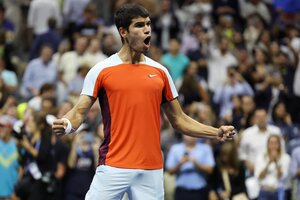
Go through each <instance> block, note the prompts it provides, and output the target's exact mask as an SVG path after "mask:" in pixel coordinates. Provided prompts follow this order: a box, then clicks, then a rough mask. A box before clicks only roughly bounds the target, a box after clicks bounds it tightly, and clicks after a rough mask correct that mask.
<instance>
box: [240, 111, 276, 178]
mask: <svg viewBox="0 0 300 200" xmlns="http://www.w3.org/2000/svg"><path fill="white" fill-rule="evenodd" d="M254 120H255V124H254V125H253V126H251V127H249V128H247V129H245V130H244V132H243V133H242V136H241V137H242V138H241V143H240V146H239V157H240V159H241V160H243V161H244V163H245V165H246V167H247V169H248V171H249V172H250V174H251V173H254V163H255V159H256V158H257V156H258V155H259V153H260V152H264V151H265V148H266V145H267V140H268V138H269V135H271V134H277V135H281V132H280V129H279V128H278V127H276V126H274V125H270V124H268V115H267V112H266V111H265V110H264V109H261V108H258V109H256V111H255V114H254Z"/></svg>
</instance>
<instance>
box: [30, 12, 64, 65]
mask: <svg viewBox="0 0 300 200" xmlns="http://www.w3.org/2000/svg"><path fill="white" fill-rule="evenodd" d="M61 40H62V38H61V36H60V34H59V33H58V32H57V30H56V21H55V19H54V18H52V17H51V18H49V19H48V30H47V31H46V32H45V33H42V34H38V35H36V37H35V38H34V40H33V44H32V47H31V50H30V57H29V60H32V59H34V58H36V57H38V56H39V52H40V49H41V47H42V46H43V45H45V44H47V45H49V46H51V47H52V50H53V53H56V52H57V50H58V46H59V44H60V42H61Z"/></svg>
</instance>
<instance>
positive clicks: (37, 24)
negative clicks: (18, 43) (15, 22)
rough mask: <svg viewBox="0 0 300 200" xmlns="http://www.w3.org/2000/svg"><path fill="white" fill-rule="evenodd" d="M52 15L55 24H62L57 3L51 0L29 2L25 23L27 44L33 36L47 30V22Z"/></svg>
mask: <svg viewBox="0 0 300 200" xmlns="http://www.w3.org/2000/svg"><path fill="white" fill-rule="evenodd" d="M51 17H53V18H54V19H55V20H56V22H57V26H58V27H59V28H60V27H61V25H62V16H61V13H60V10H59V6H58V3H57V2H56V1H51V0H33V1H31V2H30V4H29V11H28V18H27V24H28V28H29V44H31V40H32V39H33V36H36V35H39V34H42V33H45V32H47V30H48V25H47V22H48V20H49V18H51Z"/></svg>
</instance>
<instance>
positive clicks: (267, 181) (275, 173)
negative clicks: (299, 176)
mask: <svg viewBox="0 0 300 200" xmlns="http://www.w3.org/2000/svg"><path fill="white" fill-rule="evenodd" d="M281 140H282V138H281V136H280V135H270V136H269V137H268V141H267V148H266V151H265V152H261V153H260V154H259V155H258V156H257V159H256V162H255V169H254V175H255V177H256V178H257V179H258V182H259V185H260V192H259V196H258V199H259V200H260V199H261V200H262V199H272V200H279V199H291V198H285V197H288V196H286V194H288V193H286V194H285V190H286V187H287V186H288V183H289V167H290V162H291V158H290V156H289V155H288V154H287V153H286V152H285V150H284V149H282V146H281Z"/></svg>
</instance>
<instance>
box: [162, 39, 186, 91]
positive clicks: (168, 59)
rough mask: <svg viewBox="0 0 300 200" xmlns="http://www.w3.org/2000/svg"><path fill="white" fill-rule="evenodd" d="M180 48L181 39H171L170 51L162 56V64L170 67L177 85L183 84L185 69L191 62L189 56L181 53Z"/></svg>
mask: <svg viewBox="0 0 300 200" xmlns="http://www.w3.org/2000/svg"><path fill="white" fill-rule="evenodd" d="M179 50H180V42H179V40H178V39H171V40H170V44H169V50H168V52H167V53H165V54H164V55H163V56H162V58H161V62H162V64H163V65H165V66H166V67H167V68H168V69H169V71H170V74H171V76H172V78H173V80H174V82H175V85H176V86H177V87H179V86H180V85H181V81H182V78H183V73H184V70H185V69H186V68H187V67H188V64H189V59H188V57H187V56H186V55H184V54H182V53H180V51H179Z"/></svg>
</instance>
